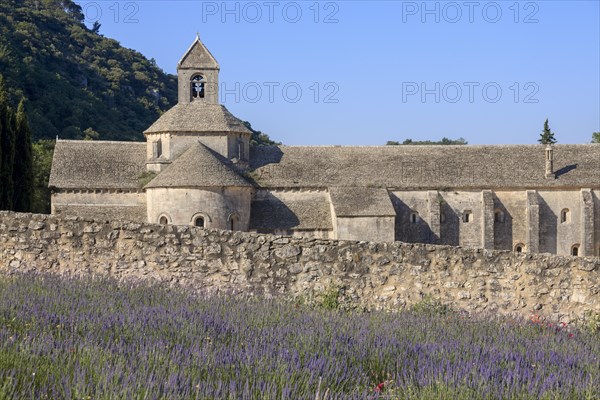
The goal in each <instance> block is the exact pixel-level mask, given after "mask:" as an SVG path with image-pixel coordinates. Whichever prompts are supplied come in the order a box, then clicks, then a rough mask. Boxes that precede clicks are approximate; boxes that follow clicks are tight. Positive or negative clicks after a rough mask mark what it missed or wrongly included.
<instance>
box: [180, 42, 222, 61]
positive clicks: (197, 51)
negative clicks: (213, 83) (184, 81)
mask: <svg viewBox="0 0 600 400" xmlns="http://www.w3.org/2000/svg"><path fill="white" fill-rule="evenodd" d="M199 65H201V66H203V67H208V66H210V67H212V68H215V69H219V63H218V62H217V59H216V58H215V57H214V56H213V55H212V54H211V52H210V51H209V50H208V48H207V47H206V46H205V45H204V43H202V41H200V38H199V37H196V39H195V40H194V42H193V43H192V45H191V46H190V48H189V49H188V50H187V51H186V52H185V54H184V55H183V57H181V60H179V63H178V64H177V67H178V68H197V67H198V66H199Z"/></svg>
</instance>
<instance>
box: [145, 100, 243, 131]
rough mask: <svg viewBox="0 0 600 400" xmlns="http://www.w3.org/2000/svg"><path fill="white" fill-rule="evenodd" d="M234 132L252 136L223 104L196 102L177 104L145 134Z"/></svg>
mask: <svg viewBox="0 0 600 400" xmlns="http://www.w3.org/2000/svg"><path fill="white" fill-rule="evenodd" d="M167 132H168V133H177V132H190V133H194V132H234V133H246V134H249V135H250V134H251V133H252V132H250V130H248V128H246V126H245V125H244V124H243V123H242V121H240V120H239V119H237V118H236V117H234V116H233V114H231V113H230V112H229V110H227V108H225V106H223V105H221V104H207V103H204V102H199V101H194V102H191V103H187V104H181V103H180V104H177V105H176V106H174V107H173V108H171V109H170V110H169V111H167V112H166V113H164V114H163V115H162V116H161V117H160V118H159V119H158V120H157V121H156V122H155V123H154V124H152V126H150V128H148V129H147V130H146V131H145V132H144V133H167Z"/></svg>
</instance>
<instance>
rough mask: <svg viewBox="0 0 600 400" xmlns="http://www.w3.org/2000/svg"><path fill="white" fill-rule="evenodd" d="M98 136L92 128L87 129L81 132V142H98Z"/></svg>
mask: <svg viewBox="0 0 600 400" xmlns="http://www.w3.org/2000/svg"><path fill="white" fill-rule="evenodd" d="M99 137H100V134H99V133H98V132H96V131H95V130H93V129H92V128H87V129H86V130H85V131H83V140H98V138H99Z"/></svg>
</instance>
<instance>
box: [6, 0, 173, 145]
mask: <svg viewBox="0 0 600 400" xmlns="http://www.w3.org/2000/svg"><path fill="white" fill-rule="evenodd" d="M83 19H84V15H83V14H82V12H81V8H80V7H79V6H78V5H77V4H75V3H73V2H72V1H71V0H1V1H0V73H1V74H2V75H4V77H5V79H6V86H7V87H8V90H9V99H10V101H11V103H13V104H16V103H18V102H19V101H20V99H21V98H25V99H26V100H27V101H26V102H25V104H26V106H27V107H26V111H27V114H28V117H29V122H30V125H31V129H32V131H33V137H34V139H36V140H37V139H46V138H47V139H54V138H55V137H56V136H57V135H58V136H59V137H60V138H63V139H83V138H85V137H86V136H87V137H89V138H94V139H98V138H99V139H103V140H142V139H143V135H142V131H143V130H144V129H146V128H147V127H148V126H150V125H151V124H152V123H153V122H154V121H155V120H156V119H157V118H158V116H159V115H160V113H161V111H164V110H167V109H168V108H170V107H171V106H173V105H174V104H175V103H176V99H177V82H176V77H175V76H173V75H169V74H166V73H164V72H163V71H162V70H161V69H160V68H158V67H157V66H156V65H155V63H154V62H152V61H150V60H148V59H146V58H145V57H144V56H143V55H142V54H141V53H138V52H136V51H134V50H130V49H126V48H123V47H121V46H120V44H119V42H117V41H116V40H113V39H108V38H105V37H103V36H101V35H100V34H99V33H97V32H94V30H92V29H89V28H87V27H86V26H85V25H84V23H83Z"/></svg>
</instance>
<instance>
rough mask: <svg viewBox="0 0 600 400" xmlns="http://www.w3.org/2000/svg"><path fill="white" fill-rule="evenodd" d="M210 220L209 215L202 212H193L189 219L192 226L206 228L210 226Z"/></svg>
mask: <svg viewBox="0 0 600 400" xmlns="http://www.w3.org/2000/svg"><path fill="white" fill-rule="evenodd" d="M210 222H211V219H210V217H209V216H208V215H206V214H204V213H197V214H194V216H193V217H192V220H191V224H192V225H193V226H197V227H198V228H208V227H209V226H210Z"/></svg>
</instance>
